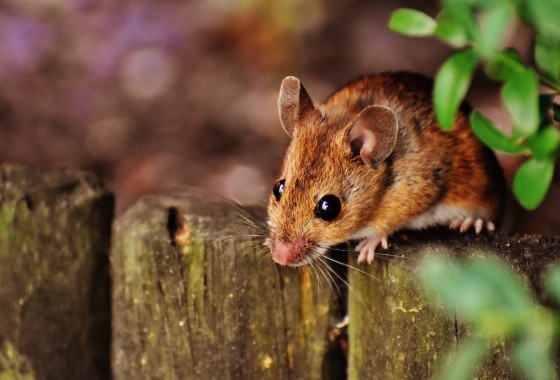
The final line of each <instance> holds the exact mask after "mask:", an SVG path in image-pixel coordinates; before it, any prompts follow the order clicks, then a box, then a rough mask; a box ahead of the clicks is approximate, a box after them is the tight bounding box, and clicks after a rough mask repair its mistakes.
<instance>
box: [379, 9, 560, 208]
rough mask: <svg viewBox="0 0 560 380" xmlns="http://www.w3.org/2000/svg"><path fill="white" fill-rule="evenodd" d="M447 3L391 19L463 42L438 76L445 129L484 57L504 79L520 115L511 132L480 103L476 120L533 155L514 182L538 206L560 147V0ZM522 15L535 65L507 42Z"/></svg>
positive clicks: (482, 134) (491, 141)
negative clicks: (434, 11)
mask: <svg viewBox="0 0 560 380" xmlns="http://www.w3.org/2000/svg"><path fill="white" fill-rule="evenodd" d="M442 6H443V8H442V10H441V12H440V13H439V14H438V15H437V16H436V17H435V18H432V17H430V16H428V15H426V14H424V13H422V12H419V11H417V10H413V9H400V10H397V11H395V12H394V13H393V14H392V16H391V19H390V21H389V27H390V28H391V29H393V30H395V31H398V32H400V33H403V34H405V35H409V36H435V37H438V38H439V39H441V40H443V41H444V42H446V43H448V44H450V45H451V46H453V47H455V48H458V49H460V50H459V51H458V52H456V53H454V54H453V55H452V56H451V57H450V58H448V59H447V60H446V61H445V62H444V63H443V64H442V66H441V67H440V69H439V71H438V73H437V74H436V77H435V83H434V95H433V97H434V108H435V113H436V117H437V119H438V121H439V123H440V124H441V127H442V128H443V129H444V130H449V129H451V127H452V124H453V120H454V117H455V114H456V112H457V110H458V108H459V106H460V103H461V101H462V100H463V98H464V97H465V94H466V92H467V90H468V88H469V85H470V83H471V80H472V77H473V73H474V71H475V69H476V67H477V65H479V64H481V65H482V67H483V69H484V72H485V74H486V75H487V76H488V77H489V78H491V79H493V80H496V81H499V82H502V83H503V85H502V91H501V98H502V101H503V103H504V106H505V108H506V109H507V111H508V112H509V114H510V115H511V118H512V120H513V132H512V134H511V135H506V134H504V133H503V132H501V131H500V130H499V129H498V128H497V127H496V126H495V124H494V123H493V122H492V121H490V120H488V119H487V118H486V117H484V116H483V115H482V114H480V113H479V112H477V111H474V112H473V113H472V114H471V126H472V129H473V131H474V133H475V134H476V135H477V136H478V137H479V139H480V140H482V141H483V142H484V143H485V144H487V145H488V146H490V147H491V148H494V149H497V150H502V151H504V152H508V153H518V154H524V155H526V156H528V157H529V159H528V161H527V162H526V163H525V164H524V165H522V166H521V167H520V169H519V170H518V171H517V173H516V175H515V179H514V186H513V188H514V193H515V195H516V197H517V198H518V199H519V201H520V203H521V204H522V205H523V206H524V207H526V208H528V209H534V208H536V207H537V206H538V205H539V204H540V203H541V202H542V200H543V199H544V196H545V195H546V192H547V190H548V188H549V186H550V183H551V180H552V174H553V172H554V165H555V161H556V158H557V157H558V155H559V154H560V132H559V131H558V130H557V129H556V127H555V125H554V124H555V122H558V121H560V106H559V105H558V104H555V103H554V96H555V95H557V94H559V93H560V22H558V20H560V0H442ZM516 15H517V17H518V18H519V19H521V20H522V21H523V22H525V23H526V24H528V25H529V26H530V27H531V28H532V30H533V31H534V38H535V46H534V52H533V53H534V61H535V63H536V66H535V67H531V66H529V65H526V64H524V63H523V62H522V61H521V59H520V58H519V55H518V54H517V52H515V51H514V50H513V49H511V48H503V47H502V44H503V41H504V40H505V39H506V36H507V34H508V32H509V31H510V30H511V29H512V27H513V26H514V23H515V22H516ZM541 85H542V86H543V87H545V88H546V92H545V93H543V94H540V93H539V86H541Z"/></svg>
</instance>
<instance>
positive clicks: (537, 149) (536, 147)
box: [526, 125, 560, 159]
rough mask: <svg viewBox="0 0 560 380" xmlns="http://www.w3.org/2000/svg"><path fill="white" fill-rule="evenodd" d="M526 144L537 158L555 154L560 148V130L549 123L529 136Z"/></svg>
mask: <svg viewBox="0 0 560 380" xmlns="http://www.w3.org/2000/svg"><path fill="white" fill-rule="evenodd" d="M526 145H527V147H528V148H529V149H530V150H531V152H532V153H533V156H535V158H536V159H544V158H546V157H547V156H550V155H553V154H555V153H556V152H557V151H558V148H560V132H558V130H557V129H556V128H555V127H553V126H552V125H547V126H545V127H544V128H542V129H541V130H540V131H539V132H537V133H536V134H534V135H531V136H529V138H528V139H527V142H526Z"/></svg>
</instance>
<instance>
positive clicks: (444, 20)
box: [435, 6, 480, 47]
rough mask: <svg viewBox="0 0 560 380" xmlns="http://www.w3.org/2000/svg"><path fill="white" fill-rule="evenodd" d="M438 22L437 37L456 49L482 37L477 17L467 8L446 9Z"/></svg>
mask: <svg viewBox="0 0 560 380" xmlns="http://www.w3.org/2000/svg"><path fill="white" fill-rule="evenodd" d="M436 22H437V27H436V30H435V35H436V36H438V37H439V38H441V39H442V40H444V41H446V42H448V43H449V44H451V45H452V46H455V47H463V46H465V45H466V44H467V43H468V42H470V41H472V40H474V39H478V36H479V35H480V30H479V27H478V22H477V21H476V18H475V15H474V14H473V13H472V12H471V10H470V9H469V8H467V7H465V6H457V7H454V8H444V9H443V10H442V11H441V12H440V13H439V14H438V15H437V17H436Z"/></svg>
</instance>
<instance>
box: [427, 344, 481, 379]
mask: <svg viewBox="0 0 560 380" xmlns="http://www.w3.org/2000/svg"><path fill="white" fill-rule="evenodd" d="M489 351H490V345H489V344H488V342H487V341H486V340H484V339H475V338H470V339H469V340H467V341H465V342H464V343H463V344H461V346H459V348H458V349H457V353H451V354H449V355H448V356H447V360H446V365H445V367H444V369H443V370H442V371H440V373H439V376H437V377H436V378H437V379H442V380H462V379H465V380H467V379H472V378H474V374H475V373H474V372H475V370H476V368H477V367H478V365H479V364H481V361H482V359H483V358H484V357H485V356H486V355H487V354H488V352H489Z"/></svg>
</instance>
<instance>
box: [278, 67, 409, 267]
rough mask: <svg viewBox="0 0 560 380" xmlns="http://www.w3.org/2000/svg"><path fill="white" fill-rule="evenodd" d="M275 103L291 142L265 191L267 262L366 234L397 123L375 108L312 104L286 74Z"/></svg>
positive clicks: (298, 258) (301, 260)
mask: <svg viewBox="0 0 560 380" xmlns="http://www.w3.org/2000/svg"><path fill="white" fill-rule="evenodd" d="M278 107H279V112H280V120H281V123H282V126H283V127H284V129H285V130H286V132H287V133H288V135H289V136H290V137H291V138H292V141H291V143H290V145H289V147H288V150H287V152H286V156H285V158H284V163H283V167H282V172H281V174H280V177H279V179H278V180H277V182H276V183H275V185H274V187H273V190H272V194H271V196H270V201H269V205H268V228H269V234H268V240H267V244H268V245H269V247H270V249H271V251H272V257H273V259H274V261H276V262H277V263H279V264H282V265H292V266H297V265H303V264H307V263H310V262H311V261H312V260H313V259H314V258H317V257H320V256H321V255H323V254H324V253H325V252H326V250H327V249H328V248H329V247H331V246H333V245H336V244H339V243H342V242H344V241H346V240H349V239H356V238H360V237H364V236H365V235H366V234H367V222H368V221H369V220H372V216H373V215H374V214H375V208H376V206H377V204H378V202H379V199H380V198H381V196H382V194H383V192H384V190H385V189H386V187H387V185H386V184H385V181H386V180H387V172H386V170H385V168H386V162H385V161H386V159H387V157H388V156H389V155H390V154H391V152H392V151H393V148H394V147H395V144H396V140H397V130H398V123H397V118H396V116H395V114H394V113H393V112H392V111H391V110H390V109H388V108H386V107H382V106H368V107H365V108H363V109H361V110H355V111H352V110H348V109H347V107H345V106H344V105H339V106H337V105H329V107H325V106H317V107H316V106H315V105H314V104H313V101H312V100H311V98H310V97H309V95H308V94H307V92H306V91H305V88H304V87H303V86H302V85H301V83H300V81H299V80H298V79H297V78H294V77H287V78H285V79H284V81H283V82H282V86H281V89H280V96H279V100H278ZM339 108H340V109H339Z"/></svg>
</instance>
